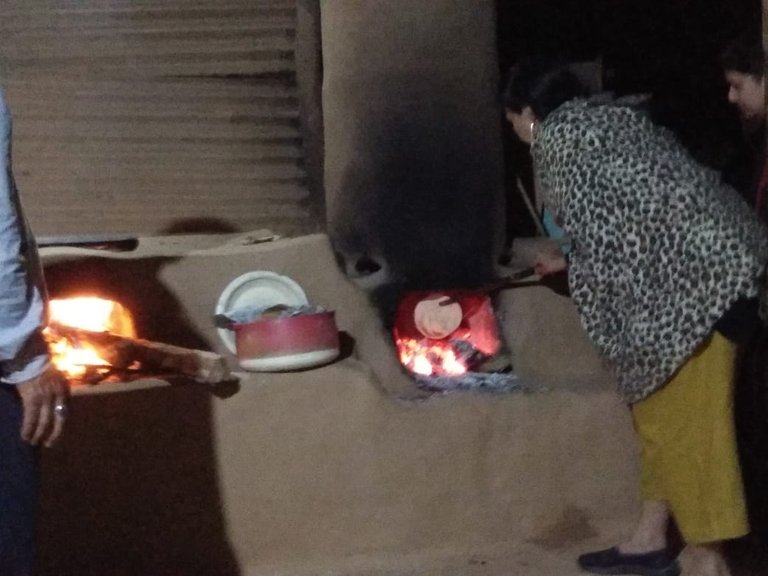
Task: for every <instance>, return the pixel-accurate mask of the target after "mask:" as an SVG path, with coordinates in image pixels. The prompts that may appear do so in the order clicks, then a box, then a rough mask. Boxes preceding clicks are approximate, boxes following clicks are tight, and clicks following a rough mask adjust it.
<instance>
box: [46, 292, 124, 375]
mask: <svg viewBox="0 0 768 576" xmlns="http://www.w3.org/2000/svg"><path fill="white" fill-rule="evenodd" d="M105 333H108V334H112V335H115V336H122V337H126V338H135V337H136V328H135V326H134V321H133V316H132V315H131V313H130V312H129V311H128V309H127V308H126V307H125V306H123V305H122V304H121V303H120V302H116V301H114V300H108V299H105V298H99V297H96V296H77V297H73V298H59V299H53V300H51V301H50V303H49V324H48V327H47V328H46V329H45V332H44V335H45V339H46V341H47V342H48V346H49V348H50V350H51V355H52V358H53V363H54V364H55V366H56V367H57V368H58V369H59V370H60V371H61V372H63V373H64V374H65V375H66V376H67V377H68V378H69V379H70V380H73V381H82V380H87V381H92V380H93V379H94V378H101V377H103V376H105V375H106V374H107V373H108V372H109V371H111V370H112V369H113V368H114V364H115V358H114V348H112V349H110V348H108V347H106V346H104V345H103V336H100V335H103V334H105ZM110 350H112V352H110Z"/></svg>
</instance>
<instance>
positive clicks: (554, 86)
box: [503, 59, 588, 120]
mask: <svg viewBox="0 0 768 576" xmlns="http://www.w3.org/2000/svg"><path fill="white" fill-rule="evenodd" d="M587 94H588V92H587V89H586V88H585V87H584V85H583V84H582V83H581V82H580V81H579V79H578V78H577V77H576V75H575V74H574V73H573V72H572V71H571V70H570V69H569V68H568V67H567V66H566V65H565V64H560V63H555V62H552V61H547V60H540V59H530V60H523V61H521V62H519V63H518V64H517V65H516V66H514V67H513V68H512V70H511V71H510V76H509V80H508V81H507V87H506V90H504V97H503V98H504V107H505V108H506V109H507V110H511V111H512V112H517V113H520V112H522V111H523V108H525V107H526V106H530V107H531V110H532V111H533V113H534V114H535V115H536V117H537V118H538V119H539V120H543V119H544V118H546V117H547V114H549V113H550V112H552V110H554V109H555V108H557V107H558V106H560V105H561V104H563V103H564V102H567V101H568V100H571V99H573V98H579V97H583V96H587Z"/></svg>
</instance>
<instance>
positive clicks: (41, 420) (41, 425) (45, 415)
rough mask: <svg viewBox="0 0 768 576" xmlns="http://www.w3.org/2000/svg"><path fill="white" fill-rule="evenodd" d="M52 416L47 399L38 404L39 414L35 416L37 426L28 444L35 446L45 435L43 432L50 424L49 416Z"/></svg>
mask: <svg viewBox="0 0 768 576" xmlns="http://www.w3.org/2000/svg"><path fill="white" fill-rule="evenodd" d="M52 417H53V410H52V409H51V404H50V402H49V401H45V402H43V403H42V405H41V406H40V414H39V416H38V418H37V427H36V428H35V433H34V435H33V436H32V439H31V440H30V444H32V445H33V446H37V445H38V444H39V443H40V440H41V439H42V438H44V437H45V434H46V432H47V430H48V429H49V427H50V426H51V418H52Z"/></svg>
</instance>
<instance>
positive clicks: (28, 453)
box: [0, 91, 68, 576]
mask: <svg viewBox="0 0 768 576" xmlns="http://www.w3.org/2000/svg"><path fill="white" fill-rule="evenodd" d="M44 298H45V288H44V283H43V278H42V270H41V268H40V264H39V261H38V258H37V250H36V247H35V243H34V240H33V238H32V236H31V234H30V231H29V229H28V227H27V225H26V221H25V219H24V215H23V213H22V209H21V204H20V202H19V196H18V193H17V191H16V186H15V183H14V179H13V173H12V170H11V117H10V113H9V110H8V107H7V105H6V103H5V98H4V95H3V93H2V91H0V574H2V575H3V576H31V575H32V574H33V570H34V558H35V524H36V516H37V509H36V507H37V489H38V480H37V474H38V471H37V462H36V451H37V447H38V446H41V445H43V446H52V445H53V444H54V443H55V442H56V440H57V439H58V438H59V435H60V434H61V431H62V428H63V426H64V420H65V417H66V411H67V397H68V384H67V382H66V380H65V379H64V378H63V377H62V376H61V374H60V373H59V372H58V371H56V370H55V369H54V368H53V367H52V366H51V361H50V356H49V353H48V348H47V345H46V343H45V341H44V340H43V335H42V330H43V328H44V326H45V300H44Z"/></svg>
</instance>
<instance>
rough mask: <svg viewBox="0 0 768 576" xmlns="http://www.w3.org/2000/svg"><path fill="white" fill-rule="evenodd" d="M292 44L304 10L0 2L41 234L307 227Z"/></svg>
mask: <svg viewBox="0 0 768 576" xmlns="http://www.w3.org/2000/svg"><path fill="white" fill-rule="evenodd" d="M295 40H296V5H295V0H260V1H259V0H222V1H221V2H215V1H213V0H210V1H202V0H189V1H186V2H184V1H180V0H166V1H164V2H157V1H149V0H143V1H141V0H138V1H137V0H111V1H96V0H90V1H72V0H70V1H59V2H52V1H49V2H43V1H35V2H30V1H28V0H3V2H2V3H1V4H0V75H1V78H2V82H3V84H4V85H5V87H6V91H7V93H8V100H9V102H10V104H11V107H12V110H13V113H14V121H15V125H14V126H15V136H14V160H15V170H16V179H17V181H18V183H19V188H20V190H21V193H22V199H23V201H24V204H25V206H26V209H27V213H28V215H29V217H30V220H31V221H32V225H33V228H34V229H35V231H36V232H37V233H38V234H46V235H50V234H76V233H86V232H88V233H109V232H120V233H123V232H140V233H160V232H163V231H166V230H169V229H176V230H179V229H183V225H182V224H180V223H181V222H183V221H189V220H200V219H210V220H211V224H212V225H213V224H214V223H218V224H219V225H220V227H221V228H222V229H225V228H227V227H231V228H232V229H239V230H248V229H253V228H262V227H267V228H271V229H273V230H275V231H277V232H280V233H283V234H298V233H303V232H305V231H307V230H310V229H312V228H313V227H314V225H313V223H312V222H311V216H310V211H309V198H308V191H307V186H306V174H305V170H304V162H303V158H304V151H303V147H302V138H301V132H300V123H299V97H298V94H297V88H296V80H295V78H296V74H295V64H294V60H295V59H294V52H295Z"/></svg>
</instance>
